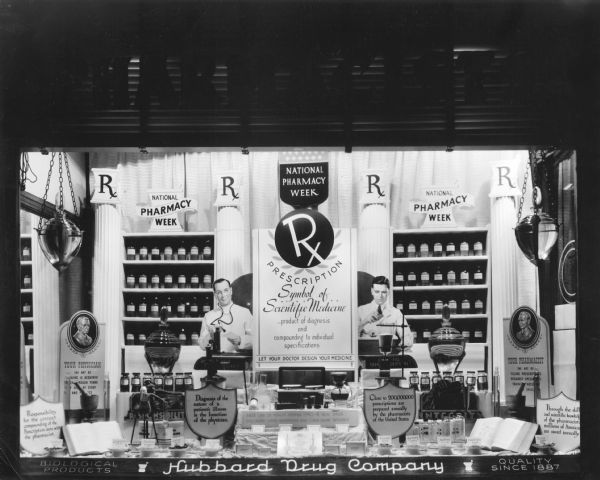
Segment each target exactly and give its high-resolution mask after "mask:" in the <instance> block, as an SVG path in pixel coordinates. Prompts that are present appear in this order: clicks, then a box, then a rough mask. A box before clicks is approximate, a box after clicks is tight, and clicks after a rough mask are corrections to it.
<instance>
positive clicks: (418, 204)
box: [410, 186, 473, 228]
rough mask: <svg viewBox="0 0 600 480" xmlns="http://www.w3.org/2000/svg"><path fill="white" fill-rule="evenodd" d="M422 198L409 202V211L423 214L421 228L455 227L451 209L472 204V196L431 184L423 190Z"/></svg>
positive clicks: (454, 189) (451, 188)
mask: <svg viewBox="0 0 600 480" xmlns="http://www.w3.org/2000/svg"><path fill="white" fill-rule="evenodd" d="M422 198H424V200H413V201H411V202H410V213H412V214H420V215H422V214H425V220H424V222H423V228H435V227H455V226H456V222H455V220H454V214H453V209H454V208H456V207H471V206H473V196H472V195H471V194H470V193H465V192H460V191H458V189H456V188H453V187H436V186H431V187H428V188H425V189H424V190H423V194H422Z"/></svg>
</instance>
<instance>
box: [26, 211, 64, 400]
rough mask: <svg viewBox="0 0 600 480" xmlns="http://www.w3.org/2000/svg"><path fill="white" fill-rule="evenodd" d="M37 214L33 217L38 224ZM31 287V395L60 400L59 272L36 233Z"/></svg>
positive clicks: (32, 251) (33, 235)
mask: <svg viewBox="0 0 600 480" xmlns="http://www.w3.org/2000/svg"><path fill="white" fill-rule="evenodd" d="M38 220H39V217H37V216H33V217H32V223H33V224H34V225H35V226H36V227H37V222H38ZM31 260H32V267H31V271H32V275H31V277H32V287H33V304H32V307H33V315H34V317H33V346H34V351H33V352H34V353H33V355H34V357H33V383H34V385H33V387H34V394H35V395H39V396H40V397H42V398H44V399H46V400H48V401H53V402H58V399H59V393H60V392H59V391H58V385H59V368H58V367H59V344H60V341H59V327H60V324H61V320H62V321H67V320H68V318H64V319H61V318H60V294H59V278H58V271H57V270H56V269H55V268H54V267H53V266H52V265H51V264H50V262H49V261H48V260H47V259H46V257H45V256H44V253H43V252H42V250H41V248H40V245H39V243H38V236H37V232H36V231H35V230H34V231H33V233H32V236H31Z"/></svg>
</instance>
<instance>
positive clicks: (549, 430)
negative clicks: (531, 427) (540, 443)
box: [536, 392, 581, 453]
mask: <svg viewBox="0 0 600 480" xmlns="http://www.w3.org/2000/svg"><path fill="white" fill-rule="evenodd" d="M536 412H537V423H538V425H539V426H540V427H541V429H542V433H543V434H544V435H543V436H544V437H545V438H546V441H547V442H548V443H553V444H554V448H556V450H558V451H559V452H565V453H566V452H570V451H571V450H574V449H576V448H578V447H579V446H580V436H581V423H580V417H579V401H578V400H573V399H571V398H569V397H567V396H566V395H565V394H564V393H563V392H560V393H559V394H558V395H556V396H555V397H552V398H549V399H543V400H542V399H539V400H538V401H537V408H536Z"/></svg>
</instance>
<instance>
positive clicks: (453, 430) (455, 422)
mask: <svg viewBox="0 0 600 480" xmlns="http://www.w3.org/2000/svg"><path fill="white" fill-rule="evenodd" d="M450 439H451V441H452V442H453V443H461V442H464V441H465V417H463V416H462V415H461V414H460V413H459V414H457V415H456V416H455V417H454V418H453V419H452V420H450Z"/></svg>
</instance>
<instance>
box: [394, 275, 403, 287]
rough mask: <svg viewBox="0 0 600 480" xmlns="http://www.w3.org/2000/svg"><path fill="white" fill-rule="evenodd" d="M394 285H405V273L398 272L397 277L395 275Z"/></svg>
mask: <svg viewBox="0 0 600 480" xmlns="http://www.w3.org/2000/svg"><path fill="white" fill-rule="evenodd" d="M394 283H395V284H396V285H403V284H404V273H403V272H396V275H394Z"/></svg>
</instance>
